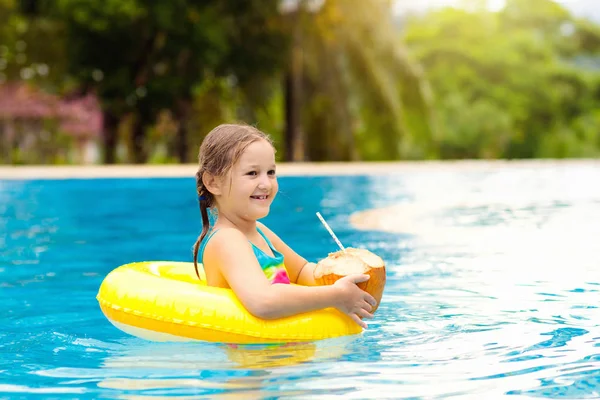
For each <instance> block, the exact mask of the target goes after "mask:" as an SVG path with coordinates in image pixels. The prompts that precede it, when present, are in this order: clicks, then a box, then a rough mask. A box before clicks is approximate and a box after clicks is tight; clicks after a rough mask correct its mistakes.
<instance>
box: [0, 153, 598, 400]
mask: <svg viewBox="0 0 600 400" xmlns="http://www.w3.org/2000/svg"><path fill="white" fill-rule="evenodd" d="M599 178H600V167H599V166H598V165H597V164H589V165H588V164H576V165H558V166H553V165H552V164H548V165H547V166H541V167H540V166H536V167H511V168H500V169H495V168H493V169H489V170H487V169H473V170H470V169H465V168H462V169H452V168H450V169H446V168H443V167H440V168H427V169H424V170H422V171H419V170H416V171H407V172H399V173H397V174H388V175H382V176H322V177H318V176H315V177H282V178H280V195H279V197H278V199H277V200H276V202H275V204H274V206H273V208H272V213H271V215H270V216H269V217H268V218H267V219H266V221H265V222H266V223H267V224H268V225H269V226H270V227H272V228H273V229H274V230H275V231H276V232H278V233H279V234H280V235H281V236H282V237H283V238H285V239H287V240H288V242H289V243H290V244H291V245H292V246H293V247H294V248H296V250H298V251H299V252H300V253H301V254H303V255H304V256H305V257H307V258H309V259H313V260H317V259H319V258H322V257H324V256H325V255H326V254H327V252H330V251H335V250H336V245H335V243H334V242H333V241H332V239H331V238H330V236H329V234H328V233H327V231H326V230H325V229H324V228H323V226H322V225H321V224H320V222H319V220H318V219H317V218H316V216H315V212H316V211H320V212H321V213H322V214H323V216H324V217H325V218H326V220H327V221H328V222H329V224H330V225H331V226H332V228H333V230H334V231H335V232H336V234H337V235H338V236H339V238H340V240H341V241H342V243H344V244H345V245H346V246H354V247H366V248H368V249H370V250H371V251H373V252H375V253H377V254H379V255H381V256H382V257H383V258H384V259H385V261H386V263H387V268H388V282H387V285H386V291H385V293H384V297H383V301H382V305H381V307H380V308H379V310H378V311H377V314H376V319H375V320H374V321H371V323H370V328H369V330H368V331H366V332H365V333H364V334H363V335H360V336H355V337H346V338H338V339H332V340H326V341H322V342H317V343H313V344H304V345H291V346H285V347H274V348H261V347H260V346H249V347H242V348H237V349H233V348H229V347H226V346H222V345H216V344H203V343H184V344H182V343H177V344H175V343H150V342H145V341H143V340H141V339H137V338H133V337H130V336H127V335H126V334H124V333H122V332H121V331H119V330H117V329H116V328H114V327H113V326H112V325H110V323H109V322H108V321H107V320H106V319H105V318H104V316H103V315H102V313H101V312H100V310H99V308H98V305H97V302H96V299H95V295H96V293H97V290H98V287H99V285H100V283H101V281H102V279H103V278H104V276H105V275H106V274H107V273H108V272H109V271H110V270H112V269H113V268H115V267H116V266H118V265H121V264H124V263H127V262H131V261H140V260H182V261H189V260H191V247H192V245H193V242H194V240H195V238H196V235H197V234H198V233H199V230H200V218H199V213H198V209H197V206H196V199H195V197H196V196H195V192H194V190H195V184H194V181H193V179H191V178H189V179H188V178H172V179H171V178H160V179H93V180H92V179H90V180H36V181H9V180H5V181H0V305H1V306H2V311H1V312H0V326H1V327H2V328H1V329H0V397H10V398H28V397H44V398H134V397H136V396H151V397H152V398H160V397H162V396H194V398H202V397H206V398H219V397H220V396H227V395H239V394H245V395H249V396H252V397H253V398H276V397H280V396H290V397H298V398H306V397H308V396H315V397H329V396H343V397H344V398H403V399H409V398H410V399H417V398H428V399H433V398H436V399H438V398H498V397H502V396H506V397H509V398H511V399H514V398H531V397H546V398H598V397H599V396H600V394H599V393H600V328H599V321H600V311H599V310H598V300H599V298H600V296H599V290H600V268H599V267H600V255H599V253H600V252H599V248H600V245H599V244H598V243H599V238H600V226H599V225H600V224H599V222H598V221H600V179H599ZM388 206H391V207H392V208H390V209H389V214H384V215H383V217H382V215H381V213H379V214H377V213H372V214H368V215H367V218H363V219H362V222H361V224H362V225H361V227H362V228H361V229H357V227H355V226H352V225H350V222H349V221H350V219H349V216H350V215H351V214H352V213H355V212H358V211H361V210H369V209H372V208H379V207H388ZM370 226H376V227H378V228H380V229H384V230H385V231H384V230H368V229H367V228H368V227H370Z"/></svg>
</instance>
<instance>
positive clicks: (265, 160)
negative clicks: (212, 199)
mask: <svg viewBox="0 0 600 400" xmlns="http://www.w3.org/2000/svg"><path fill="white" fill-rule="evenodd" d="M278 189H279V185H278V183H277V175H276V174H275V152H274V151H273V147H272V146H271V145H270V144H269V143H268V142H267V141H265V140H258V141H256V142H254V143H251V144H250V145H249V146H248V147H246V150H245V151H244V153H242V155H241V157H240V158H239V160H238V161H237V163H236V164H235V165H234V166H233V168H232V169H231V171H230V173H229V177H227V178H226V179H225V182H224V187H223V198H222V200H223V201H222V203H223V204H221V206H224V207H227V208H228V209H229V210H230V212H235V213H236V214H237V215H238V216H239V217H241V218H243V219H254V220H256V219H260V218H263V217H266V216H267V215H268V214H269V209H270V206H271V203H272V202H273V199H275V195H277V191H278Z"/></svg>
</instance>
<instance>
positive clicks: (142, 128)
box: [131, 114, 149, 164]
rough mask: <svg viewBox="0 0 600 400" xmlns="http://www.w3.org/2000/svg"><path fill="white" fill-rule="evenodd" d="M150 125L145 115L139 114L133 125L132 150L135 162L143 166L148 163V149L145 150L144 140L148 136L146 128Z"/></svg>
mask: <svg viewBox="0 0 600 400" xmlns="http://www.w3.org/2000/svg"><path fill="white" fill-rule="evenodd" d="M148 125H149V123H148V121H147V119H146V118H145V116H144V115H143V114H138V115H137V118H136V119H135V122H134V124H133V130H132V132H131V133H132V135H131V149H132V150H133V154H132V156H133V162H134V163H135V164H143V163H144V162H146V159H147V157H146V149H145V148H144V139H145V136H146V127H147V126H148Z"/></svg>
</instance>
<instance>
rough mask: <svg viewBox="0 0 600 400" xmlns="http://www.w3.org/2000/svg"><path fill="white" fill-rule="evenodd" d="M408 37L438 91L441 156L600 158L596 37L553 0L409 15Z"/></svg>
mask: <svg viewBox="0 0 600 400" xmlns="http://www.w3.org/2000/svg"><path fill="white" fill-rule="evenodd" d="M403 39H404V40H405V42H406V43H407V45H408V46H409V48H410V49H411V50H412V51H413V54H414V55H415V56H416V57H417V59H418V60H419V62H420V63H421V65H422V66H423V68H424V69H425V71H426V76H427V79H428V80H429V82H430V84H431V86H432V87H433V88H434V92H435V95H434V97H435V110H436V115H437V116H438V118H439V122H440V124H439V132H438V135H439V136H438V137H437V138H436V142H437V146H438V147H439V151H440V157H442V158H481V157H484V158H529V157H580V156H584V157H590V156H597V155H599V154H600V130H599V129H598V125H594V123H597V122H598V120H597V114H598V110H599V108H600V86H599V83H600V80H599V76H600V74H599V72H600V47H599V46H598V45H599V44H600V42H599V40H600V30H599V29H598V28H597V27H596V26H593V25H592V24H591V22H590V21H587V20H578V19H576V18H574V17H573V16H571V15H570V14H569V13H568V12H567V11H566V10H565V9H564V8H563V7H561V6H560V5H558V4H556V3H554V2H552V1H549V0H508V1H507V4H506V7H505V8H504V9H503V10H502V11H501V12H498V13H491V12H487V11H480V12H467V11H465V10H459V9H444V10H441V11H437V12H433V13H430V14H428V15H426V16H424V17H422V18H413V19H411V20H410V21H409V22H408V24H407V27H406V29H405V31H404V36H403ZM584 60H585V62H584ZM590 66H591V68H590Z"/></svg>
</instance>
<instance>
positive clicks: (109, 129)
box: [103, 111, 119, 164]
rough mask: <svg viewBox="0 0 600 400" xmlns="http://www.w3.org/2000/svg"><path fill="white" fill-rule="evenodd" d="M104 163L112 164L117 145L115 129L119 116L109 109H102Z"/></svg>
mask: <svg viewBox="0 0 600 400" xmlns="http://www.w3.org/2000/svg"><path fill="white" fill-rule="evenodd" d="M103 114H104V115H103V117H104V163H105V164H114V163H115V153H116V147H117V129H118V127H119V118H118V117H117V116H116V115H114V114H113V113H111V112H109V111H104V113H103Z"/></svg>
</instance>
